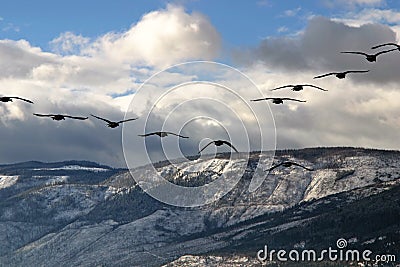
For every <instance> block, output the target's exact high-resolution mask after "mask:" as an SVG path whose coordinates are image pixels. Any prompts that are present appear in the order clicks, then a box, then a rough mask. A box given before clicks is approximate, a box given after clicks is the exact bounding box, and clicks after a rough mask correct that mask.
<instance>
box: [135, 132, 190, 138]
mask: <svg viewBox="0 0 400 267" xmlns="http://www.w3.org/2000/svg"><path fill="white" fill-rule="evenodd" d="M169 134H172V135H176V136H178V137H181V138H189V137H187V136H183V135H179V134H176V133H171V132H152V133H147V134H139V136H142V137H146V136H150V135H158V136H159V137H161V138H162V137H165V136H167V135H169Z"/></svg>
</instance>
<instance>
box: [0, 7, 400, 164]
mask: <svg viewBox="0 0 400 267" xmlns="http://www.w3.org/2000/svg"><path fill="white" fill-rule="evenodd" d="M399 38H400V3H399V2H398V1H390V0H322V1H312V0H309V1H274V0H256V1H244V0H240V1H227V0H220V1H210V0H203V1H202V0H176V1H161V0H149V1H127V0H121V1H117V2H115V3H112V4H111V3H110V2H109V1H91V0H88V1H76V0H71V1H49V0H42V1H22V0H14V1H2V3H1V4H0V88H1V89H0V95H4V96H19V97H24V98H28V99H31V100H32V101H33V102H35V103H34V104H29V103H25V102H22V101H17V100H14V102H12V103H0V114H1V120H0V124H1V130H0V140H1V146H0V162H1V163H12V162H21V161H27V160H40V161H59V160H69V159H76V160H79V159H82V160H91V161H97V162H100V163H103V164H108V165H111V166H118V167H125V166H126V162H125V158H124V152H125V155H126V154H129V158H130V159H129V160H130V161H132V165H135V166H138V165H142V164H146V163H147V162H148V161H149V159H148V157H149V158H150V160H151V161H158V160H162V159H163V158H164V157H165V156H164V155H163V153H161V152H160V151H162V148H163V146H165V148H168V149H170V151H172V152H166V151H164V152H165V154H168V155H169V157H171V158H174V157H181V156H188V155H195V154H197V152H198V150H199V149H200V148H201V147H202V146H204V144H207V142H208V141H210V140H213V139H230V140H231V141H232V142H233V141H234V142H233V144H234V145H235V146H236V147H237V148H238V149H239V150H240V151H249V150H257V149H259V148H262V149H274V148H275V147H276V148H278V149H287V148H302V147H316V146H359V147H372V148H381V149H396V150H398V149H400V143H399V142H398V140H399V134H398V133H399V132H400V131H399V130H400V103H399V102H398V100H397V99H400V75H399V70H400V52H399V51H392V52H389V53H387V54H382V55H380V56H379V57H378V60H377V62H374V63H369V62H367V61H366V60H365V58H364V57H363V56H360V55H350V54H341V53H340V52H341V51H363V52H368V53H376V51H382V50H385V49H386V50H388V49H390V48H392V47H384V48H381V49H380V50H372V49H371V47H372V46H374V45H377V44H380V43H385V42H394V43H398V42H399ZM188 61H207V62H208V61H215V62H217V63H219V64H215V66H214V67H210V66H211V65H210V64H209V63H203V64H198V65H190V64H189V65H183V66H184V67H182V66H181V67H176V66H175V65H176V64H182V63H185V62H188ZM171 66H175V67H171ZM162 70H164V71H163V72H161V73H160V71H162ZM236 70H237V71H236ZM344 70H369V71H370V72H368V73H367V74H350V75H348V76H347V77H346V79H343V80H339V79H337V78H335V77H333V76H331V77H325V78H323V79H318V80H317V79H313V77H314V76H316V75H319V74H323V73H328V72H333V71H344ZM199 78H201V79H203V80H207V81H209V82H210V83H209V84H206V83H201V84H190V85H187V86H179V85H180V84H182V83H190V82H193V81H196V80H198V79H199ZM304 83H307V84H313V85H316V86H320V87H323V88H325V89H327V90H328V91H327V92H323V91H319V90H315V89H312V88H305V89H304V90H303V91H301V92H293V91H291V90H290V89H282V90H279V91H278V90H277V91H274V92H271V91H270V89H273V88H275V87H278V86H283V85H288V84H304ZM174 86H175V87H176V86H178V87H179V88H178V89H177V90H176V91H169V90H170V89H171V88H173V87H174ZM165 92H169V93H168V94H166V96H165V98H163V99H162V100H160V101H158V100H159V99H158V97H160V96H163V94H164V93H165ZM233 95H235V97H233ZM277 96H280V97H290V98H296V99H302V100H306V101H307V102H306V103H300V102H289V101H288V102H285V103H284V104H283V105H274V104H271V103H269V104H268V102H266V101H265V102H263V101H261V102H251V101H249V100H251V99H253V98H262V97H277ZM163 97H164V96H163ZM157 101H158V102H157ZM150 111H151V112H150ZM32 113H61V114H70V115H75V116H89V117H90V118H89V119H88V120H86V121H76V120H65V121H61V122H57V121H53V120H51V119H48V118H39V117H35V116H33V115H32ZM150 113H151V114H150ZM90 114H95V115H97V116H102V117H105V118H108V119H111V120H116V121H119V120H122V119H123V118H124V117H126V118H130V117H139V119H138V120H137V121H134V122H129V123H126V124H124V125H125V126H126V127H125V126H124V128H123V127H118V128H116V129H110V128H107V127H106V125H105V123H104V122H103V121H100V120H97V119H95V118H93V117H91V116H90ZM147 116H148V117H147ZM171 118H173V120H171ZM162 127H165V129H166V130H170V131H177V132H180V133H182V134H187V135H190V138H189V139H178V138H174V137H171V136H168V137H165V138H163V139H162V142H161V143H160V140H159V138H157V137H149V138H146V139H143V138H141V137H138V136H137V135H138V134H143V132H144V131H150V130H151V131H156V130H159V129H160V128H162ZM122 133H123V134H122ZM260 134H261V136H262V137H260ZM124 139H125V140H127V141H126V142H125V144H126V143H129V145H124V143H123V140H124ZM260 142H261V143H263V144H264V145H263V146H262V147H260ZM142 144H144V145H145V146H144V147H145V150H146V151H143V150H142V149H137V148H139V147H141V148H142V147H143V146H142ZM215 151H216V150H215V148H213V147H212V146H210V147H209V148H208V149H207V150H206V152H207V153H214V152H215ZM218 151H228V149H227V148H223V147H222V148H218ZM144 152H145V153H144ZM148 155H150V156H148Z"/></svg>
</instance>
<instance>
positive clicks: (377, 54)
mask: <svg viewBox="0 0 400 267" xmlns="http://www.w3.org/2000/svg"><path fill="white" fill-rule="evenodd" d="M395 50H399V49H397V48H393V49H389V50H384V51H381V52H379V53H376V54H375V56H379V55H381V54H385V53H389V52H392V51H395Z"/></svg>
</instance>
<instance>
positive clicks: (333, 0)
mask: <svg viewBox="0 0 400 267" xmlns="http://www.w3.org/2000/svg"><path fill="white" fill-rule="evenodd" d="M385 3H386V1H385V0H326V1H325V4H327V5H328V6H341V7H343V6H344V7H347V8H355V7H361V6H382V5H384V4H385Z"/></svg>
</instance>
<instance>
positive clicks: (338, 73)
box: [314, 70, 369, 79]
mask: <svg viewBox="0 0 400 267" xmlns="http://www.w3.org/2000/svg"><path fill="white" fill-rule="evenodd" d="M366 72H369V70H348V71H343V72H330V73H327V74H322V75H319V76H315V77H314V79H319V78H322V77H326V76H329V75H335V76H336V77H337V78H339V79H344V78H345V77H346V74H348V73H366Z"/></svg>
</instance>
